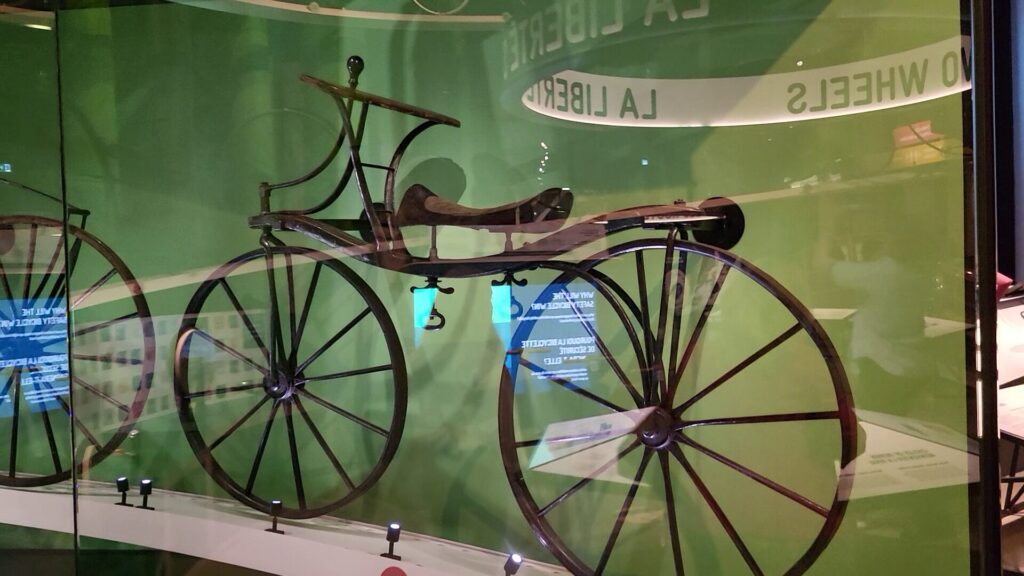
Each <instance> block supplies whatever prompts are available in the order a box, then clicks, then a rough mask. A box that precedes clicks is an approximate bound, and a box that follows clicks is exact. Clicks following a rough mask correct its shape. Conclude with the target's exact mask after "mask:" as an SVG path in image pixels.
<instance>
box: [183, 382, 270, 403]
mask: <svg viewBox="0 0 1024 576" xmlns="http://www.w3.org/2000/svg"><path fill="white" fill-rule="evenodd" d="M257 388H263V384H262V383H260V384H241V385H239V386H228V387H226V388H210V389H209V390H201V391H198V392H189V393H188V394H185V395H184V397H185V398H188V399H189V400H194V399H196V398H205V397H206V396H221V395H223V394H229V393H231V392H244V391H246V390H255V389H257ZM268 398H269V396H268Z"/></svg>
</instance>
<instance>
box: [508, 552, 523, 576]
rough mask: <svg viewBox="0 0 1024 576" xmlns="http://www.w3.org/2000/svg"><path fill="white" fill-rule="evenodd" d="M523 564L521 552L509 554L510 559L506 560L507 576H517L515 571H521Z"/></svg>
mask: <svg viewBox="0 0 1024 576" xmlns="http://www.w3.org/2000/svg"><path fill="white" fill-rule="evenodd" d="M522 565H523V557H522V556H520V555H519V554H509V556H508V560H505V576H515V573H516V572H519V567H520V566H522Z"/></svg>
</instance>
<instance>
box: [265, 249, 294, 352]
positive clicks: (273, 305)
mask: <svg viewBox="0 0 1024 576" xmlns="http://www.w3.org/2000/svg"><path fill="white" fill-rule="evenodd" d="M263 259H264V262H265V263H266V267H267V287H268V288H269V290H270V340H271V342H270V370H271V371H272V372H273V371H275V370H277V367H278V363H279V362H287V361H288V355H287V354H285V351H284V332H283V331H282V329H281V306H280V305H279V303H278V299H277V280H276V278H275V276H276V273H275V271H274V256H273V254H271V253H270V252H269V251H267V252H265V253H264V257H263Z"/></svg>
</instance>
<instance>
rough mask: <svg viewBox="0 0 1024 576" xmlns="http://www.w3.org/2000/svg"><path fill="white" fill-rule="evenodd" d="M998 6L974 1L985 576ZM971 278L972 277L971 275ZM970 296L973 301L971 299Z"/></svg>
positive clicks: (993, 503)
mask: <svg viewBox="0 0 1024 576" xmlns="http://www.w3.org/2000/svg"><path fill="white" fill-rule="evenodd" d="M992 3H993V0H972V2H971V31H972V39H973V49H972V51H971V53H972V59H973V70H974V82H973V90H972V93H973V99H972V103H973V113H974V123H973V128H974V135H973V136H974V137H973V144H974V145H973V167H974V182H973V184H974V190H973V192H974V206H975V210H974V213H975V229H974V230H975V247H976V251H975V258H976V260H975V262H976V264H977V266H976V268H975V271H976V273H977V277H976V278H975V286H976V291H975V292H974V296H975V303H976V306H977V308H976V309H977V316H978V318H977V320H978V322H979V329H978V331H977V333H978V345H979V346H980V355H979V362H980V364H979V370H978V379H977V381H976V382H968V389H969V390H975V391H976V392H977V391H978V390H977V389H976V388H975V387H980V394H978V401H979V402H980V403H981V411H980V412H981V420H980V422H978V431H977V433H978V436H979V446H978V447H979V468H980V480H981V490H980V492H981V506H980V508H979V509H978V512H979V514H977V516H976V518H977V519H978V521H980V523H981V526H980V530H979V532H978V536H979V537H980V541H979V542H978V544H979V545H980V552H981V554H980V558H979V560H980V569H981V573H982V574H984V575H986V576H988V575H993V576H995V575H998V574H1000V573H1001V570H1002V566H1001V561H1000V556H1001V555H1000V535H999V528H1000V519H999V461H998V458H999V437H998V434H999V423H998V412H997V403H996V390H997V372H996V297H995V294H996V286H995V283H996V241H995V240H996V203H995V198H996V196H995V182H996V180H995V175H996V171H995V137H994V122H995V120H994V117H995V110H994V98H993V89H992V84H993V80H994V79H993V71H994V66H993V58H992V52H993V34H992V30H993V11H992ZM968 272H971V271H970V270H969V271H968ZM970 294H971V293H970V292H968V297H970Z"/></svg>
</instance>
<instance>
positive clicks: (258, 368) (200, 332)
mask: <svg viewBox="0 0 1024 576" xmlns="http://www.w3.org/2000/svg"><path fill="white" fill-rule="evenodd" d="M191 334H195V335H197V336H199V337H200V338H202V339H203V340H206V341H207V342H209V343H210V344H213V345H214V346H216V347H217V348H219V349H220V350H221V351H223V352H226V353H227V354H230V355H231V356H233V357H235V358H237V359H239V360H241V361H242V362H244V363H245V364H248V365H249V366H250V367H251V368H252V369H254V370H256V371H257V372H259V373H260V374H263V375H264V376H267V377H269V372H268V371H267V369H266V368H264V367H263V366H260V365H259V364H257V363H256V362H255V361H254V360H252V359H251V358H249V357H248V356H246V355H245V354H242V353H241V352H239V351H238V350H235V349H234V348H232V347H231V346H228V345H227V344H225V343H223V342H221V341H220V340H218V339H216V338H214V337H213V336H211V335H209V334H207V333H206V332H205V331H203V330H200V329H198V328H193V329H192V331H191V332H190V335H191Z"/></svg>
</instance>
